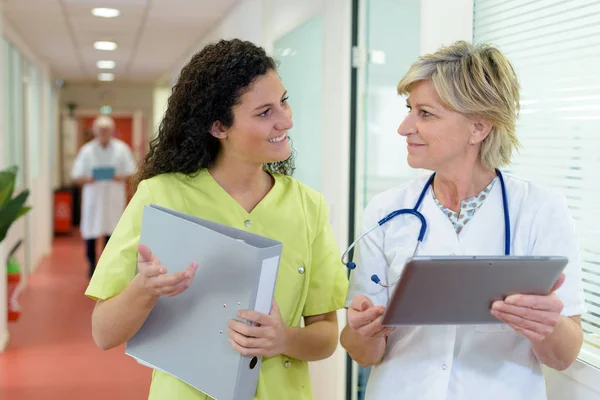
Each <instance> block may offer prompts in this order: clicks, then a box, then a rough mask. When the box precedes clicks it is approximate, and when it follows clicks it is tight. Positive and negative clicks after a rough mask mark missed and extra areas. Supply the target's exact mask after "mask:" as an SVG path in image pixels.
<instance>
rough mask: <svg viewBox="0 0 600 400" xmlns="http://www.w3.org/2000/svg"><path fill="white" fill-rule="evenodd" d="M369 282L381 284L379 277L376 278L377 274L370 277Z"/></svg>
mask: <svg viewBox="0 0 600 400" xmlns="http://www.w3.org/2000/svg"><path fill="white" fill-rule="evenodd" d="M371 280H372V281H373V282H375V283H379V282H381V279H379V277H378V276H377V274H373V275H371Z"/></svg>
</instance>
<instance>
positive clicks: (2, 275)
mask: <svg viewBox="0 0 600 400" xmlns="http://www.w3.org/2000/svg"><path fill="white" fill-rule="evenodd" d="M3 5H4V3H0V34H2V32H3V24H2V22H3V20H4V16H3V15H2V7H3ZM0 65H4V52H3V51H0ZM3 93H4V80H3V79H0V99H2V100H4V99H3V95H2V94H3ZM3 113H4V107H0V126H4V117H5V116H4V115H3ZM4 135H5V132H4V129H0V143H4ZM5 163H6V160H5V159H4V151H0V168H4V167H6V164H5ZM5 248H6V245H5V241H3V242H0V316H1V317H0V352H2V351H3V350H4V348H5V347H6V345H7V343H8V327H7V321H6V318H5V317H3V316H4V315H6V313H7V311H8V310H7V302H6V291H7V288H6V268H5V265H4V262H3V261H2V260H4V259H6V250H5Z"/></svg>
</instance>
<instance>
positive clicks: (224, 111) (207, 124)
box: [132, 39, 294, 191]
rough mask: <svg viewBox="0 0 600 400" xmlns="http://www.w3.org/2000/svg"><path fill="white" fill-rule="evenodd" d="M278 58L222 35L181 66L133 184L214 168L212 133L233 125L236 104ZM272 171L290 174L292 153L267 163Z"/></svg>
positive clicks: (217, 147) (216, 150) (217, 146)
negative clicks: (218, 127)
mask: <svg viewBox="0 0 600 400" xmlns="http://www.w3.org/2000/svg"><path fill="white" fill-rule="evenodd" d="M276 70H277V64H276V62H275V60H274V59H273V58H272V57H270V56H269V55H267V53H266V52H265V50H264V49H263V48H262V47H258V46H256V45H255V44H253V43H251V42H248V41H242V40H239V39H232V40H220V41H219V42H217V43H213V44H210V45H208V46H206V47H204V48H203V49H202V50H201V51H200V52H198V53H197V54H196V55H194V56H193V57H192V59H191V60H190V62H189V63H188V64H187V65H186V66H185V67H184V68H183V69H182V70H181V74H180V75H179V79H178V80H177V83H176V84H175V86H174V87H173V90H172V92H171V96H170V97H169V100H168V103H167V110H166V112H165V115H164V118H163V120H162V122H161V123H160V126H159V128H158V135H157V136H156V137H155V138H154V139H153V140H151V141H150V149H149V151H148V153H147V154H146V156H145V158H144V160H143V161H142V162H141V163H140V166H139V168H138V173H137V174H136V176H135V177H134V179H133V181H134V182H133V185H132V189H133V190H134V191H135V189H136V188H137V185H138V184H139V183H140V182H141V181H143V180H144V179H149V178H151V177H153V176H156V175H160V174H164V173H172V172H182V173H184V174H187V175H193V174H195V173H197V172H198V171H200V170H201V169H204V168H209V167H211V166H212V165H213V164H214V162H215V160H216V159H217V154H218V153H219V151H220V147H221V146H220V143H219V140H218V139H217V138H215V137H214V136H212V135H211V134H210V129H211V127H212V125H213V123H214V122H216V121H220V122H221V123H222V124H223V125H224V126H225V127H226V128H229V127H231V126H232V125H233V107H234V106H236V105H238V104H239V103H240V97H241V96H242V95H243V94H244V93H245V91H246V90H248V87H249V86H250V84H251V83H252V82H253V81H254V80H255V79H256V78H258V77H261V76H264V75H266V74H267V73H269V72H270V71H276ZM263 168H264V169H265V170H267V171H269V172H273V173H279V174H284V175H292V173H293V171H294V157H293V156H290V157H289V158H288V159H286V160H284V161H279V162H274V163H267V164H265V165H264V166H263Z"/></svg>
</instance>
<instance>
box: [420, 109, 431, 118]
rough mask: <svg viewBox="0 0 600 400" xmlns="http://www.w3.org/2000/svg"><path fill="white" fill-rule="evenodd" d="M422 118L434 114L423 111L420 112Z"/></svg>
mask: <svg viewBox="0 0 600 400" xmlns="http://www.w3.org/2000/svg"><path fill="white" fill-rule="evenodd" d="M420 114H421V116H422V117H430V116H431V115H432V114H431V113H430V112H429V111H425V110H421V112H420Z"/></svg>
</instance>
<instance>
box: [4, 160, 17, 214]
mask: <svg viewBox="0 0 600 400" xmlns="http://www.w3.org/2000/svg"><path fill="white" fill-rule="evenodd" d="M17 171H18V167H17V166H16V165H13V166H11V167H8V168H5V169H3V170H2V171H0V206H3V205H4V203H6V202H7V201H8V200H9V199H11V198H12V195H13V191H14V190H15V181H16V179H17Z"/></svg>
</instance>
